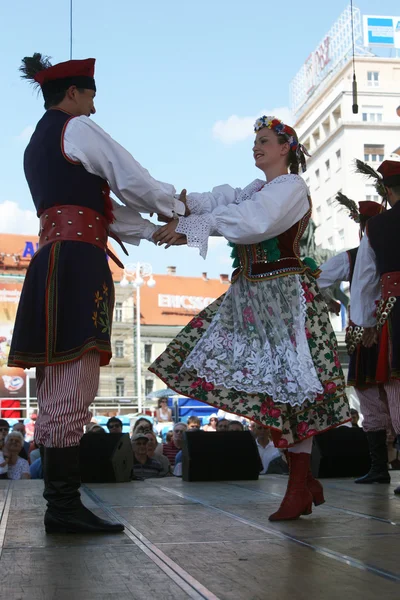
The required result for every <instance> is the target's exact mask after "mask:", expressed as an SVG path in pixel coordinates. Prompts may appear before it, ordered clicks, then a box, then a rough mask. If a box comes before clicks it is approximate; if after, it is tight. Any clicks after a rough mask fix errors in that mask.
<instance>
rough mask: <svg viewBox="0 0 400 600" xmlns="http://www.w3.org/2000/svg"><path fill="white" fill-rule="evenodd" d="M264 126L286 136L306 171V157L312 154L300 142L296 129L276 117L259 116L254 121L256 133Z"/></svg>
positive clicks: (303, 170)
mask: <svg viewBox="0 0 400 600" xmlns="http://www.w3.org/2000/svg"><path fill="white" fill-rule="evenodd" d="M264 127H267V129H271V130H272V131H275V133H276V134H277V135H282V136H284V137H285V139H286V141H287V142H289V145H290V149H291V150H293V151H294V152H295V153H296V157H297V160H298V161H299V163H300V165H301V170H302V172H303V173H304V172H305V171H306V170H307V167H306V159H305V157H306V156H311V155H310V154H309V153H308V150H307V148H306V147H305V146H303V144H300V143H299V140H298V138H297V134H296V132H295V130H294V129H293V128H292V127H290V126H289V125H285V123H284V122H283V121H280V120H279V119H277V118H276V117H267V116H265V115H263V116H262V117H259V118H258V119H257V121H256V122H255V123H254V133H257V131H260V129H263V128H264Z"/></svg>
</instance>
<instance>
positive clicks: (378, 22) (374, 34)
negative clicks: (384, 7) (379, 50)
mask: <svg viewBox="0 0 400 600" xmlns="http://www.w3.org/2000/svg"><path fill="white" fill-rule="evenodd" d="M364 45H365V46H367V47H370V46H384V47H386V48H400V17H379V16H371V15H365V16H364Z"/></svg>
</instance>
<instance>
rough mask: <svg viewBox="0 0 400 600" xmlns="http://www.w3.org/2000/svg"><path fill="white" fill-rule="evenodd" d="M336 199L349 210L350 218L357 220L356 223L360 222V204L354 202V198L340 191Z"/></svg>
mask: <svg viewBox="0 0 400 600" xmlns="http://www.w3.org/2000/svg"><path fill="white" fill-rule="evenodd" d="M336 201H337V202H338V203H339V204H340V205H341V206H344V208H346V209H347V210H348V211H349V213H350V218H351V219H353V221H355V222H356V223H359V222H360V211H359V210H358V206H357V204H356V203H355V202H354V200H351V199H350V198H348V197H347V196H345V195H344V194H342V192H338V193H337V194H336Z"/></svg>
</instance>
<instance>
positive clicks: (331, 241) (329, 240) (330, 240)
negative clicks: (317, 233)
mask: <svg viewBox="0 0 400 600" xmlns="http://www.w3.org/2000/svg"><path fill="white" fill-rule="evenodd" d="M328 244H329V246H330V247H331V248H333V237H329V238H328Z"/></svg>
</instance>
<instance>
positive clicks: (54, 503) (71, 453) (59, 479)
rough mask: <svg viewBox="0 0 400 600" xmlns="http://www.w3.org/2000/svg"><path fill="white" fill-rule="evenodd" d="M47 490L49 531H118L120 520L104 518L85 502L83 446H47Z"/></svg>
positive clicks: (45, 464) (46, 522)
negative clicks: (91, 509)
mask: <svg viewBox="0 0 400 600" xmlns="http://www.w3.org/2000/svg"><path fill="white" fill-rule="evenodd" d="M43 458H44V463H43V475H44V486H45V487H44V493H43V496H44V497H45V499H46V500H47V510H46V513H45V516H44V526H45V529H46V533H98V532H101V533H117V532H120V531H123V530H124V526H123V525H122V524H120V523H111V522H109V521H104V520H103V519H100V518H99V517H97V516H96V515H95V514H93V513H92V512H91V511H90V510H89V509H87V508H86V507H85V506H84V505H83V504H82V502H81V495H80V493H79V487H80V484H81V480H80V473H79V446H72V447H70V448H44V455H43Z"/></svg>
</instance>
